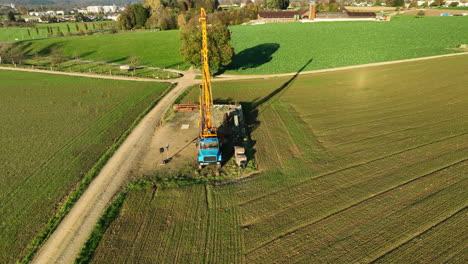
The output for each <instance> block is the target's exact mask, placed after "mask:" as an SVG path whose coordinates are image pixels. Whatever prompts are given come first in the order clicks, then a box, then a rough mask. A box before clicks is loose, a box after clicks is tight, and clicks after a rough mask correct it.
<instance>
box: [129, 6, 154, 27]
mask: <svg viewBox="0 0 468 264" xmlns="http://www.w3.org/2000/svg"><path fill="white" fill-rule="evenodd" d="M131 7H132V12H133V18H134V21H132V22H133V23H132V24H133V28H144V27H145V24H146V20H148V18H149V16H150V13H149V10H148V9H147V8H145V7H144V6H143V5H142V4H133V5H132V6H131Z"/></svg>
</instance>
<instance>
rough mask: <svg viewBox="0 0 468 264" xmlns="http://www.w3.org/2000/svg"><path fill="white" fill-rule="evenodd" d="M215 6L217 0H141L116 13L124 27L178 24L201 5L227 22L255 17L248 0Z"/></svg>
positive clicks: (182, 22) (252, 5)
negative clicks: (235, 6)
mask: <svg viewBox="0 0 468 264" xmlns="http://www.w3.org/2000/svg"><path fill="white" fill-rule="evenodd" d="M218 6H219V3H218V1H217V0H184V1H176V0H145V1H144V2H143V3H137V4H132V5H129V6H127V7H126V8H125V11H124V12H122V13H121V14H120V16H119V21H118V25H119V27H120V28H121V29H124V30H129V29H142V28H147V29H160V30H167V29H176V28H181V27H183V26H184V25H186V24H187V22H188V21H190V20H191V19H192V17H193V16H194V14H198V12H199V11H198V10H200V8H202V7H203V8H205V10H206V11H207V13H210V14H213V13H216V14H217V16H219V19H221V20H223V21H224V23H225V24H229V25H233V24H240V23H243V22H246V21H248V20H250V19H255V18H256V17H257V12H258V7H257V5H255V4H254V3H252V2H250V3H248V4H247V6H246V7H245V8H241V9H231V10H224V11H221V10H220V11H219V12H215V11H217V9H218ZM197 19H198V18H197ZM217 19H218V18H217Z"/></svg>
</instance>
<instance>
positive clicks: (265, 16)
mask: <svg viewBox="0 0 468 264" xmlns="http://www.w3.org/2000/svg"><path fill="white" fill-rule="evenodd" d="M258 19H259V20H262V21H265V22H284V21H297V20H309V21H311V20H313V21H333V20H337V21H340V20H375V19H376V15H375V13H374V12H350V11H348V10H346V9H342V10H340V11H339V12H318V11H316V6H315V5H313V4H311V5H310V7H309V8H301V9H299V10H295V11H259V12H258Z"/></svg>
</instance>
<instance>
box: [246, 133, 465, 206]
mask: <svg viewBox="0 0 468 264" xmlns="http://www.w3.org/2000/svg"><path fill="white" fill-rule="evenodd" d="M466 134H468V132H463V133H460V134H457V135H453V136H449V137H445V138H442V139H439V140H436V141H432V142H429V143H424V144H420V145H417V146H414V147H410V148H406V149H404V150H401V151H397V152H393V153H390V154H388V155H384V156H381V157H378V158H375V159H371V160H368V161H364V162H361V163H358V164H354V165H350V166H348V167H346V168H342V169H338V170H334V171H330V172H327V173H324V174H320V175H317V176H315V177H314V176H312V177H309V178H307V179H305V180H304V181H301V182H299V183H297V184H294V185H289V186H288V188H294V187H298V186H300V185H303V184H304V183H306V182H309V181H311V180H315V179H318V178H322V177H327V176H330V175H332V174H335V173H341V172H345V171H347V170H350V169H353V168H356V167H360V166H364V165H367V164H370V163H373V162H376V161H380V160H384V159H387V158H389V157H392V156H396V155H399V154H402V153H405V152H408V151H411V150H414V149H417V148H421V147H425V146H428V145H431V144H434V143H439V142H442V141H445V140H449V139H452V138H456V137H459V136H463V135H466ZM281 191H283V189H279V190H276V191H273V192H270V193H266V194H263V195H261V196H258V197H256V198H253V199H250V200H247V201H243V202H240V203H239V205H240V206H244V205H246V204H248V203H252V202H255V201H257V200H260V199H262V198H265V197H267V196H269V195H273V194H276V193H279V192H281Z"/></svg>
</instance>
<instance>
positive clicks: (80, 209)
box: [33, 71, 200, 264]
mask: <svg viewBox="0 0 468 264" xmlns="http://www.w3.org/2000/svg"><path fill="white" fill-rule="evenodd" d="M198 82H200V80H195V72H190V71H189V72H186V73H185V75H184V77H182V78H180V79H179V83H178V85H177V86H176V87H175V88H174V89H172V90H171V91H170V92H169V93H168V94H167V95H166V96H165V97H163V98H162V99H161V100H160V101H159V102H158V104H157V105H156V106H155V107H154V108H153V109H152V110H151V111H150V112H149V113H148V115H146V116H145V117H144V118H143V119H142V121H141V122H140V123H139V124H138V125H137V126H136V127H135V129H134V130H133V131H132V133H131V134H130V135H129V136H128V137H127V139H126V140H125V141H124V143H123V144H122V145H121V146H120V148H119V149H118V150H117V151H116V152H115V154H114V155H113V156H112V158H111V159H109V161H108V163H107V164H106V165H105V166H104V168H103V169H102V170H101V172H100V173H99V175H98V176H97V177H96V178H95V179H94V180H93V181H92V182H91V184H90V185H89V187H88V189H87V190H86V191H85V192H84V193H83V195H82V196H81V197H80V199H79V200H78V202H77V203H76V204H75V206H73V208H72V209H71V211H70V212H69V213H68V215H67V216H66V217H65V218H64V219H63V221H62V222H61V223H60V225H59V226H58V228H57V229H56V230H55V232H54V233H53V234H52V235H51V237H50V238H49V239H48V240H47V242H46V243H45V244H44V245H43V247H42V248H41V249H40V251H39V252H38V254H37V255H36V257H35V258H34V260H33V263H47V264H50V263H73V261H74V260H75V258H76V255H77V254H78V252H79V250H80V249H81V247H82V246H83V244H84V243H85V242H86V240H87V239H88V236H89V234H90V233H91V231H92V229H93V228H94V226H95V224H96V223H97V221H98V219H99V217H100V216H101V214H102V212H103V211H104V210H105V208H106V207H107V206H108V204H109V202H110V201H111V200H112V198H113V197H114V196H115V195H116V194H117V193H118V192H119V190H120V189H121V187H122V186H124V185H125V184H126V183H127V181H128V179H129V174H131V172H132V170H133V169H134V167H135V166H134V165H135V164H137V163H138V160H140V158H141V157H142V155H143V154H144V153H145V151H147V148H148V147H149V146H150V143H151V140H152V136H153V134H154V131H155V129H156V128H157V126H158V124H159V123H160V120H161V119H162V118H163V115H164V113H165V111H166V109H167V108H168V107H170V105H171V104H172V103H173V102H174V100H175V99H176V98H177V97H178V96H179V95H180V94H181V93H182V92H183V91H185V89H186V88H187V87H190V86H192V85H195V84H197V83H198Z"/></svg>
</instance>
